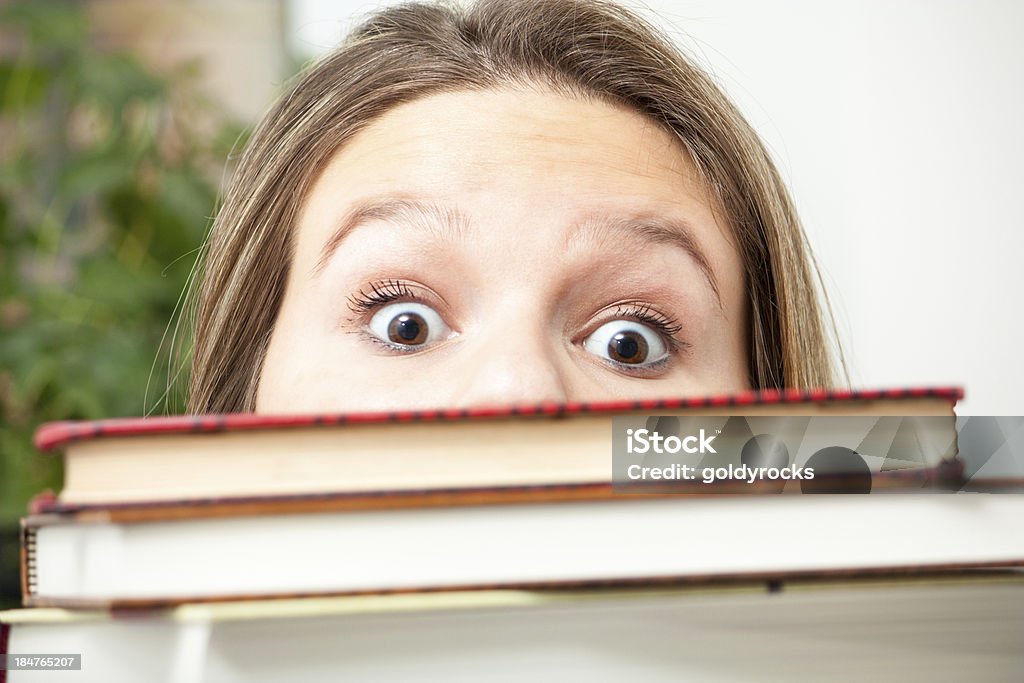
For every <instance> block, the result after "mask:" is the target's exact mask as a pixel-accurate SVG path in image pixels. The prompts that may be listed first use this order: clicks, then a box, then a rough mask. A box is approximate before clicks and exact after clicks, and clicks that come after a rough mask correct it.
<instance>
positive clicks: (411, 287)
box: [347, 278, 454, 329]
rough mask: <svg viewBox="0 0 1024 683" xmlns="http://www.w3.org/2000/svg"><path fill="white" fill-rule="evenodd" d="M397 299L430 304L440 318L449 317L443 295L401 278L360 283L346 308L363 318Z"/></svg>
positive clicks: (349, 297)
mask: <svg viewBox="0 0 1024 683" xmlns="http://www.w3.org/2000/svg"><path fill="white" fill-rule="evenodd" d="M398 301H410V302H415V303H421V304H424V305H426V306H431V307H432V308H434V309H435V310H437V312H438V313H439V314H440V315H441V317H442V318H445V319H446V320H448V319H450V318H451V315H450V314H451V307H450V306H449V305H448V302H447V301H445V299H444V297H442V296H441V295H440V294H438V293H437V292H435V291H434V290H433V289H431V288H429V287H427V286H425V285H422V284H420V283H418V282H414V281H412V280H404V279H401V278H388V279H381V280H370V281H369V282H366V283H365V284H363V285H361V286H360V287H359V289H358V290H357V292H356V293H355V294H352V295H349V296H348V297H347V302H348V309H349V310H350V311H351V312H352V313H353V315H354V316H355V317H356V318H364V317H366V316H367V315H368V314H369V313H371V312H372V311H376V310H378V309H379V308H380V307H382V306H386V305H387V304H390V303H393V302H398ZM453 329H454V328H453Z"/></svg>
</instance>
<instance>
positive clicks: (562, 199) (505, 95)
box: [314, 89, 709, 208]
mask: <svg viewBox="0 0 1024 683" xmlns="http://www.w3.org/2000/svg"><path fill="white" fill-rule="evenodd" d="M321 180H322V181H325V182H326V183H327V184H330V185H331V186H332V187H333V189H332V192H338V191H343V192H344V191H347V189H348V188H352V191H353V192H354V191H355V190H356V189H358V190H360V191H364V192H375V191H377V192H383V191H389V190H392V189H394V188H393V185H394V184H395V183H396V182H402V183H404V184H405V185H406V186H407V188H408V189H409V191H410V192H414V193H415V192H430V193H432V194H434V195H435V196H441V195H443V196H444V197H446V198H448V199H460V200H465V199H466V198H467V197H470V196H472V195H473V193H475V192H478V191H485V190H491V191H501V190H503V189H512V190H517V191H520V192H522V191H529V192H531V195H532V197H533V201H535V202H536V201H541V200H545V199H547V200H551V201H550V202H548V203H550V204H552V205H557V204H565V203H567V202H568V201H570V200H573V199H579V200H585V199H587V198H592V197H603V198H610V196H609V192H610V191H612V195H613V196H616V197H619V198H621V199H624V200H627V201H628V200H631V199H632V200H635V199H637V198H641V200H642V201H645V202H647V203H650V204H653V203H658V202H664V203H667V204H679V203H684V204H694V203H697V204H708V203H709V197H708V196H707V192H706V190H705V186H704V184H703V182H701V181H700V180H699V178H698V177H697V174H696V172H695V169H694V168H693V165H692V164H691V162H690V161H689V158H688V157H687V155H686V152H685V150H684V148H683V146H682V144H681V143H680V142H679V141H678V140H676V139H675V138H674V137H673V136H672V134H671V133H669V132H668V131H667V130H665V129H664V128H662V127H661V126H659V125H658V124H656V123H654V122H653V121H651V120H649V119H648V118H646V117H644V116H642V115H640V114H639V113H636V112H633V111H631V110H628V109H626V108H624V107H619V106H613V105H610V104H608V103H605V102H600V101H593V100H590V101H587V100H581V99H573V98H569V97H565V96H561V95H557V94H554V93H551V92H547V91H538V90H525V89H524V90H482V91H466V92H453V93H444V94H439V95H433V96H429V97H425V98H422V99H419V100H415V101H413V102H409V103H406V104H402V105H399V106H398V107H395V108H393V109H391V110H389V111H388V112H386V113H385V114H384V115H382V116H381V117H380V118H378V119H376V120H375V121H374V122H373V123H371V124H370V125H369V126H367V127H366V128H364V129H363V130H362V131H361V132H359V133H358V134H357V135H355V136H354V137H353V138H352V139H351V140H350V141H349V142H348V143H346V144H345V145H344V146H343V147H342V149H341V150H340V151H339V152H338V153H337V154H336V155H335V157H334V158H333V159H332V160H331V162H330V163H329V165H328V168H327V170H326V171H325V173H324V174H323V175H322V177H321ZM325 182H321V183H318V187H319V186H321V185H323V184H325ZM314 191H315V190H314ZM688 208H692V207H688Z"/></svg>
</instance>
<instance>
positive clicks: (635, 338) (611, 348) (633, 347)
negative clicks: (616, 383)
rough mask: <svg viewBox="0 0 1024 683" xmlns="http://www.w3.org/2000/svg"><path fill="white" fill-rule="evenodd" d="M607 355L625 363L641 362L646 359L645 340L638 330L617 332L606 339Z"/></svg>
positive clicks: (636, 363) (634, 363)
mask: <svg viewBox="0 0 1024 683" xmlns="http://www.w3.org/2000/svg"><path fill="white" fill-rule="evenodd" d="M608 357H609V358H611V359H612V360H614V361H618V362H619V363H625V364H627V365H638V364H640V363H643V362H644V361H645V360H647V340H646V339H644V336H643V335H642V334H640V333H639V332H633V331H632V330H627V331H626V332H619V333H618V334H617V335H615V336H614V337H612V338H611V339H610V340H609V341H608Z"/></svg>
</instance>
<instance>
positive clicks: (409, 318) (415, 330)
mask: <svg viewBox="0 0 1024 683" xmlns="http://www.w3.org/2000/svg"><path fill="white" fill-rule="evenodd" d="M388 336H389V337H390V338H391V341H393V342H396V343H399V344H410V345H415V344H422V343H423V342H425V341H426V339H427V323H426V321H425V320H424V319H423V318H422V317H420V316H418V315H416V314H415V313H403V314H401V315H399V316H395V318H393V319H392V320H391V324H390V325H389V326H388Z"/></svg>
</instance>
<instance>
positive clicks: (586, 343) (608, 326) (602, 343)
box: [583, 320, 669, 366]
mask: <svg viewBox="0 0 1024 683" xmlns="http://www.w3.org/2000/svg"><path fill="white" fill-rule="evenodd" d="M583 348H585V349H586V350H587V351H588V352H589V353H592V354H594V355H595V356H599V357H601V358H606V359H608V360H611V361H614V362H615V363H619V364H621V365H631V366H645V365H652V364H654V363H657V362H658V361H660V360H663V359H665V358H667V357H668V355H669V353H668V352H669V349H668V344H667V343H666V342H665V340H664V339H663V338H662V336H661V334H659V333H658V332H656V331H655V330H653V329H651V328H650V327H648V326H647V325H644V324H642V323H638V322H636V321H633V320H613V321H612V322H609V323H605V324H604V325H601V327H599V328H597V329H596V330H594V332H593V333H591V335H590V336H589V337H587V338H586V339H584V340H583Z"/></svg>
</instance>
